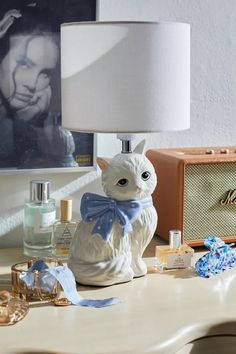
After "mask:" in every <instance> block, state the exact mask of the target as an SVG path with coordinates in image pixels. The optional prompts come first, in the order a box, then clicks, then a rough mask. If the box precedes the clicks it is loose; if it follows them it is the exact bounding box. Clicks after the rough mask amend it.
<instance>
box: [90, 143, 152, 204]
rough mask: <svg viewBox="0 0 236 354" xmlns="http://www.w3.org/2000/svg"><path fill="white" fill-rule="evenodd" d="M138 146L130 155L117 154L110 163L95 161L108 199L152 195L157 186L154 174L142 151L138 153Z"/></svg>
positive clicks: (138, 197) (102, 160)
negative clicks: (100, 171)
mask: <svg viewBox="0 0 236 354" xmlns="http://www.w3.org/2000/svg"><path fill="white" fill-rule="evenodd" d="M142 143H143V142H142ZM139 145H140V144H139ZM139 145H138V146H137V148H136V149H135V150H134V152H133V153H131V154H118V155H116V156H115V157H114V158H112V159H111V160H110V161H107V160H104V159H101V158H98V159H97V162H98V165H99V167H100V168H101V169H102V185H103V189H104V192H105V193H106V195H107V196H108V197H111V198H114V199H117V200H130V199H142V198H145V197H148V196H150V195H151V194H152V193H153V191H154V189H155V187H156V184H157V177H156V173H155V170H154V167H153V165H152V164H151V162H150V161H149V160H148V159H147V158H146V156H145V155H144V154H143V151H142V152H141V153H140V151H139ZM142 147H144V146H143V145H142Z"/></svg>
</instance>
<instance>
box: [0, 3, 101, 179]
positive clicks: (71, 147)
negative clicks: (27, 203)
mask: <svg viewBox="0 0 236 354" xmlns="http://www.w3.org/2000/svg"><path fill="white" fill-rule="evenodd" d="M95 16H96V0H56V1H55V0H35V1H33V0H32V1H29V0H7V1H1V2H0V172H1V171H12V170H18V171H20V170H21V171H23V170H37V169H40V170H41V169H60V171H61V170H68V169H72V170H74V169H78V168H79V169H87V168H88V167H92V166H93V165H94V159H95V156H94V155H95V141H94V135H93V134H88V133H74V132H73V133H71V132H70V131H68V130H66V129H64V128H62V127H61V85H60V82H61V75H60V25H61V23H65V22H74V21H92V20H95Z"/></svg>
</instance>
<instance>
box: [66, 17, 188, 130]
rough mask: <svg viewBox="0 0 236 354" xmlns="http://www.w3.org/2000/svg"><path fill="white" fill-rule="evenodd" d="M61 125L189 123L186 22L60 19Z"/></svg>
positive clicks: (173, 126)
mask: <svg viewBox="0 0 236 354" xmlns="http://www.w3.org/2000/svg"><path fill="white" fill-rule="evenodd" d="M61 75H62V125H63V126H64V127H65V128H68V129H70V130H76V131H86V132H112V133H117V132H120V133H125V132H130V133H136V132H154V131H173V130H182V129H188V128H189V124H190V123H189V122H190V26H189V25H188V24H185V23H168V22H163V23H155V22H87V23H86V22H80V23H68V24H63V25H62V26H61Z"/></svg>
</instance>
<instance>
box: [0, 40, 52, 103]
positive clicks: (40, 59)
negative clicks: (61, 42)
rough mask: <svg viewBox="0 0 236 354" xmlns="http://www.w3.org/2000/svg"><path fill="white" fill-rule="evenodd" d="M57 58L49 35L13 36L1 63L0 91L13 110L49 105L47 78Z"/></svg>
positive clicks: (48, 83)
mask: <svg viewBox="0 0 236 354" xmlns="http://www.w3.org/2000/svg"><path fill="white" fill-rule="evenodd" d="M58 58H59V49H58V47H57V45H56V43H54V42H53V40H52V39H51V38H50V37H48V36H40V35H36V36H15V37H14V38H12V39H10V50H9V52H8V53H7V54H6V56H5V57H4V58H3V60H2V62H1V63H0V89H1V92H2V94H3V96H4V97H5V99H6V100H7V101H8V103H9V105H10V107H11V108H12V109H13V110H20V109H24V108H26V107H30V106H33V105H36V104H38V103H40V105H41V106H42V105H45V109H46V106H48V104H49V102H50V98H51V87H50V77H51V73H52V71H53V69H55V67H56V64H57V61H58Z"/></svg>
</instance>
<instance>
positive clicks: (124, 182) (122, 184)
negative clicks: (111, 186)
mask: <svg viewBox="0 0 236 354" xmlns="http://www.w3.org/2000/svg"><path fill="white" fill-rule="evenodd" d="M128 183H129V181H128V179H127V178H121V179H119V181H118V182H117V185H118V186H120V187H125V186H127V184H128Z"/></svg>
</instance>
